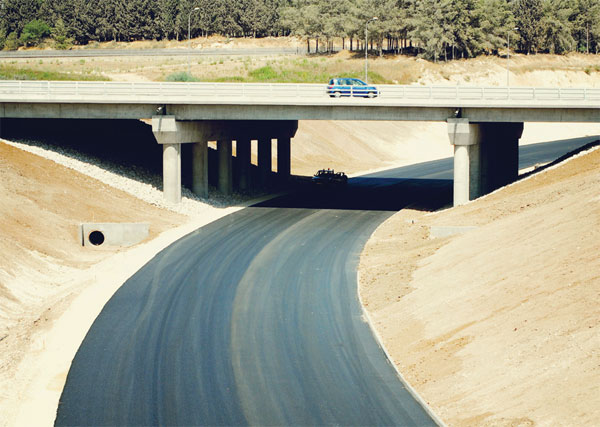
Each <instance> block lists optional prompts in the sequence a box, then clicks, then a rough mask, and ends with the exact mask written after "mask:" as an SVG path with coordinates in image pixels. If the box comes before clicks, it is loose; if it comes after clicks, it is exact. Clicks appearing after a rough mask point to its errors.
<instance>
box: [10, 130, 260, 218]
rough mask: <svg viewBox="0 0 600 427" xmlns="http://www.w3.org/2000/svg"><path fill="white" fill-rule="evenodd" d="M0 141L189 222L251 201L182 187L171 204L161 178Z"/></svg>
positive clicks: (28, 143) (27, 143)
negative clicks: (178, 199)
mask: <svg viewBox="0 0 600 427" xmlns="http://www.w3.org/2000/svg"><path fill="white" fill-rule="evenodd" d="M0 141H2V142H4V143H6V144H9V145H12V146H14V147H17V148H19V149H21V150H24V151H27V152H30V153H33V154H35V155H38V156H40V157H44V158H46V159H48V160H51V161H53V162H55V163H57V164H59V165H62V166H65V167H67V168H69V169H73V170H75V171H77V172H80V173H82V174H84V175H87V176H89V177H92V178H95V179H97V180H99V181H101V182H103V183H105V184H107V185H109V186H111V187H113V188H116V189H119V190H121V191H124V192H126V193H128V194H130V195H132V196H134V197H137V198H138V199H141V200H143V201H145V202H147V203H150V204H152V205H154V206H158V207H161V208H164V209H168V210H170V211H172V212H177V213H180V214H183V215H188V216H190V217H192V218H193V217H197V216H200V215H203V214H204V213H206V211H207V210H208V209H213V208H220V209H222V208H227V207H231V206H239V205H244V204H246V203H247V202H248V201H249V200H251V198H252V197H251V196H246V195H241V194H233V195H231V196H223V195H221V194H220V193H218V191H217V190H216V189H214V188H211V189H210V190H209V196H208V198H202V197H199V196H197V195H195V194H194V193H192V192H191V190H189V189H188V188H186V187H182V200H181V203H179V204H172V203H168V202H166V201H165V200H164V198H163V193H162V176H160V175H157V174H155V173H152V172H150V171H148V170H146V169H144V168H141V167H137V166H133V167H129V166H124V165H122V164H118V163H115V162H111V161H108V160H106V159H101V158H98V157H95V156H90V155H86V154H83V153H80V152H78V151H76V150H73V149H69V148H65V147H60V146H56V145H50V144H48V143H46V142H43V141H38V140H29V139H19V140H14V141H8V140H5V139H0Z"/></svg>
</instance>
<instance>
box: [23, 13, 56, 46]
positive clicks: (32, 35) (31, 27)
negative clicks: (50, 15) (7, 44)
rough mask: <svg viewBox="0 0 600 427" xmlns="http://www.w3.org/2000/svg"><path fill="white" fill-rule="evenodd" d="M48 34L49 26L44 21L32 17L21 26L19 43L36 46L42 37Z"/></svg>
mask: <svg viewBox="0 0 600 427" xmlns="http://www.w3.org/2000/svg"><path fill="white" fill-rule="evenodd" d="M49 35H50V26H49V25H48V24H46V23H45V22H44V21H41V20H39V19H34V20H33V21H31V22H29V23H28V24H27V25H25V27H24V28H23V32H22V33H21V37H20V39H21V43H23V44H24V45H25V46H37V45H38V44H40V42H41V41H42V40H43V39H44V37H48V36H49Z"/></svg>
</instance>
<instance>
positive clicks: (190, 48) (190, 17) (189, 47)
mask: <svg viewBox="0 0 600 427" xmlns="http://www.w3.org/2000/svg"><path fill="white" fill-rule="evenodd" d="M197 10H200V8H199V7H195V8H193V9H192V10H190V13H189V15H188V55H187V60H188V61H187V62H188V76H190V77H191V75H192V74H191V65H190V51H191V50H192V39H191V37H190V34H191V27H192V25H191V24H192V13H194V12H195V11H197Z"/></svg>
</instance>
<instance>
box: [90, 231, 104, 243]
mask: <svg viewBox="0 0 600 427" xmlns="http://www.w3.org/2000/svg"><path fill="white" fill-rule="evenodd" d="M88 240H89V241H90V243H91V244H92V245H94V246H100V245H101V244H102V243H104V233H102V232H101V231H98V230H96V231H92V232H91V233H90V235H89V236H88Z"/></svg>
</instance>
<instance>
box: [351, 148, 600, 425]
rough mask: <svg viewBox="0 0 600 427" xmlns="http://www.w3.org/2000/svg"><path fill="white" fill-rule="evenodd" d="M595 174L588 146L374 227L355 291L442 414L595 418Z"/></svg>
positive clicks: (570, 421) (496, 421)
mask: <svg viewBox="0 0 600 427" xmlns="http://www.w3.org/2000/svg"><path fill="white" fill-rule="evenodd" d="M599 185H600V149H597V148H596V149H594V150H593V151H592V152H588V153H586V154H583V155H580V156H578V157H577V158H574V159H572V160H570V161H568V162H566V163H565V164H561V165H559V166H558V167H556V168H554V169H551V170H547V171H543V172H540V173H537V174H535V175H533V176H531V177H530V178H528V179H526V180H523V181H522V182H518V183H516V184H513V185H511V186H509V187H506V188H503V189H501V190H499V191H497V192H495V193H493V194H491V195H488V196H487V197H484V198H481V199H479V200H476V201H474V202H471V203H469V204H467V205H465V206H461V207H457V208H453V209H448V210H445V211H441V212H436V213H431V214H427V213H423V212H418V211H412V210H403V211H401V212H399V213H398V214H397V215H395V216H394V217H392V218H391V219H390V220H389V221H387V222H386V223H385V224H383V225H382V226H381V227H380V228H379V229H378V230H377V231H376V232H375V233H374V235H373V236H372V238H371V239H370V241H369V243H368V244H367V246H366V247H365V249H364V251H363V254H362V257H361V266H360V274H361V276H360V277H361V284H360V293H361V297H362V300H363V303H364V305H365V307H366V309H367V310H368V312H369V313H370V316H371V319H372V321H373V323H374V325H375V328H376V330H377V331H378V333H379V334H380V336H381V337H382V340H383V343H384V344H385V346H386V348H387V349H388V351H389V352H390V354H391V356H392V359H393V360H394V363H395V365H396V367H397V368H398V369H399V370H400V372H402V374H403V375H404V376H405V378H406V379H407V380H408V381H409V383H410V384H412V385H413V386H414V387H415V388H416V390H417V391H418V392H419V393H420V394H421V395H422V396H423V398H424V399H425V400H426V401H427V402H428V403H429V404H430V405H431V407H432V408H433V409H434V411H435V412H436V413H437V414H438V415H439V416H440V417H441V418H442V419H443V420H444V421H445V422H447V423H448V425H452V426H479V425H511V426H513V425H520V426H525V425H553V426H556V425H564V426H568V425H577V426H595V425H598V423H599V422H600V389H599V384H600V352H599V350H600V305H598V296H600V257H598V254H599V253H600V197H599V193H598V188H600V186H599ZM439 226H472V227H476V228H475V229H474V230H471V231H468V232H466V233H464V234H461V235H457V236H453V237H445V238H436V237H435V236H434V233H433V232H432V231H431V230H432V227H439ZM434 230H435V228H434Z"/></svg>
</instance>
